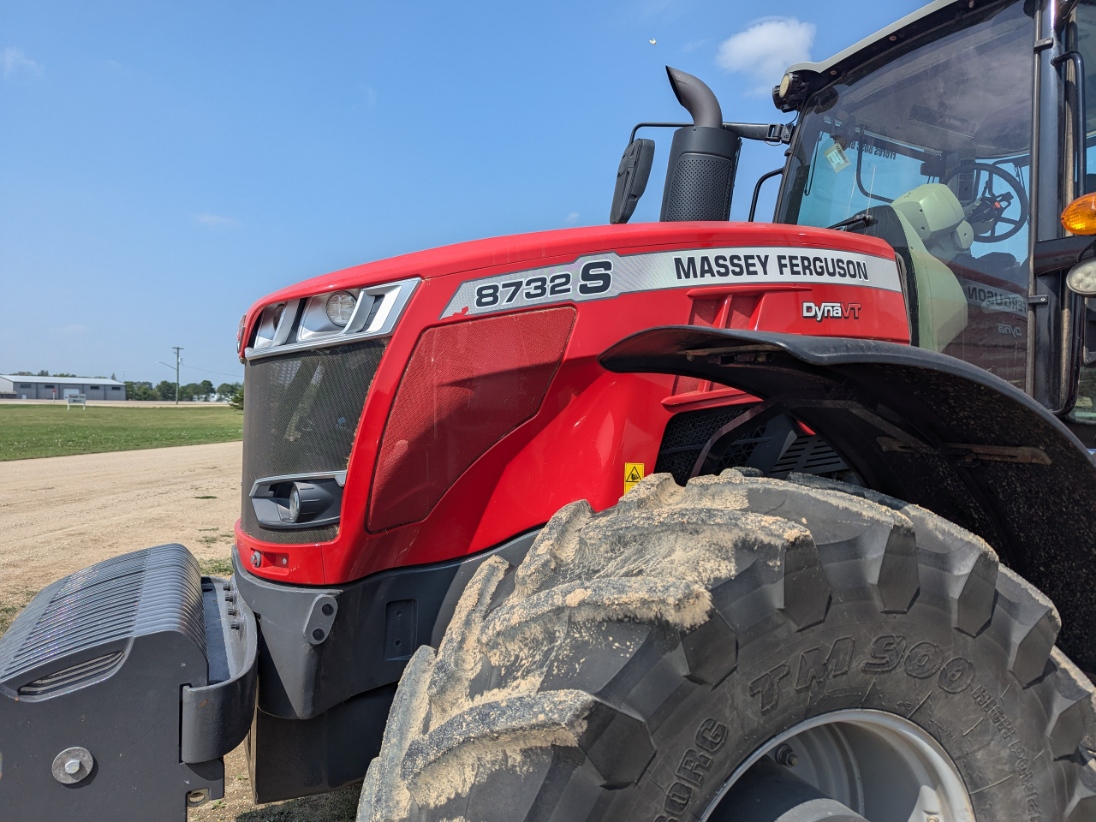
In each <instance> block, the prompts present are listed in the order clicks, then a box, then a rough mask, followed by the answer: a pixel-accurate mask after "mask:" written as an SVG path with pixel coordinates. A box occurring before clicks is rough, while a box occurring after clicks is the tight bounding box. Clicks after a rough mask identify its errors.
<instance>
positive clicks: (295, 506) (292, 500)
mask: <svg viewBox="0 0 1096 822" xmlns="http://www.w3.org/2000/svg"><path fill="white" fill-rule="evenodd" d="M300 516H301V492H300V489H299V488H297V483H293V488H292V489H291V490H290V492H289V521H290V522H296V521H297V519H298V518H299V517H300Z"/></svg>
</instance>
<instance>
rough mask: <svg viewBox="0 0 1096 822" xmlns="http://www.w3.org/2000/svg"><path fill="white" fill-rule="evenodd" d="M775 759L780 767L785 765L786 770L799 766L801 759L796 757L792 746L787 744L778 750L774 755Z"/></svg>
mask: <svg viewBox="0 0 1096 822" xmlns="http://www.w3.org/2000/svg"><path fill="white" fill-rule="evenodd" d="M773 759H775V760H776V763H777V764H778V765H783V766H784V767H785V768H794V767H795V766H796V765H798V764H799V757H798V756H796V755H795V751H793V750H792V746H791V745H788V744H787V743H785V744H783V745H781V746H780V747H778V748H777V749H776V753H774V754H773Z"/></svg>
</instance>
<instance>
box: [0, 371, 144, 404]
mask: <svg viewBox="0 0 1096 822" xmlns="http://www.w3.org/2000/svg"><path fill="white" fill-rule="evenodd" d="M81 394H82V395H83V396H84V397H86V398H87V399H89V400H124V399H125V398H126V385H125V383H122V382H118V380H104V379H98V378H93V377H26V376H20V375H17V374H0V397H9V398H14V399H19V400H63V399H65V397H71V396H76V395H81Z"/></svg>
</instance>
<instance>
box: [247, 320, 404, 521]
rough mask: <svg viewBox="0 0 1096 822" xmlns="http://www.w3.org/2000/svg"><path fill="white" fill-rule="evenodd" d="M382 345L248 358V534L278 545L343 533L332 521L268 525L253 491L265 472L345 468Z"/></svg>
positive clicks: (269, 474)
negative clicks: (296, 527)
mask: <svg viewBox="0 0 1096 822" xmlns="http://www.w3.org/2000/svg"><path fill="white" fill-rule="evenodd" d="M384 345H385V344H384V341H380V340H368V341H366V342H362V343H356V344H353V345H336V346H331V347H330V348H319V349H314V350H312V351H304V352H300V353H294V354H289V355H286V356H284V357H268V358H264V359H259V360H255V361H253V362H251V363H249V364H248V366H247V372H246V375H245V379H246V390H245V392H244V477H243V479H244V481H243V489H242V491H243V505H242V508H241V510H242V513H241V521H242V525H243V529H244V531H245V532H246V533H248V534H251V535H252V536H254V537H257V538H258V539H262V540H265V541H267V542H278V543H306V542H323V541H326V540H330V539H333V538H334V536H335V534H336V532H337V531H338V526H334V525H332V526H327V527H323V528H314V529H309V530H301V531H280V530H273V529H268V528H263V527H261V526H260V525H259V523H258V521H257V520H256V519H255V512H254V509H253V508H252V506H251V500H250V497H249V496H248V495H249V494H250V492H251V486H252V485H253V484H254V482H255V480H257V479H260V478H262V477H276V476H282V475H285V474H310V473H318V472H321V471H345V470H346V463H347V460H349V459H350V449H351V447H352V446H353V444H354V433H355V432H356V431H357V428H358V421H359V419H360V418H361V413H362V406H363V405H364V404H365V395H366V393H367V392H368V391H369V384H370V383H371V382H372V381H373V375H374V374H376V373H377V365H378V364H379V363H380V359H381V355H382V354H383V353H384Z"/></svg>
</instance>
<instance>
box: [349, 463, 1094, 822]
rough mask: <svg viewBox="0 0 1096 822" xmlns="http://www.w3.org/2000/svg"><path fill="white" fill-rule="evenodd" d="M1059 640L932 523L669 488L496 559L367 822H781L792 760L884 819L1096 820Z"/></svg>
mask: <svg viewBox="0 0 1096 822" xmlns="http://www.w3.org/2000/svg"><path fill="white" fill-rule="evenodd" d="M1058 628H1059V621H1058V616H1057V614H1056V612H1055V610H1054V608H1053V606H1052V605H1051V603H1050V602H1049V601H1048V600H1047V599H1046V598H1045V597H1043V596H1042V595H1041V594H1040V593H1039V592H1038V591H1036V590H1034V589H1033V588H1032V587H1031V586H1030V585H1028V584H1027V583H1025V582H1024V581H1023V580H1022V579H1020V578H1019V577H1017V576H1016V575H1015V574H1013V573H1012V572H1011V571H1009V570H1008V569H1006V568H1004V567H1002V566H999V565H998V562H997V558H996V556H995V555H994V553H993V551H992V550H991V549H990V548H989V547H988V546H987V545H986V544H985V543H984V542H983V541H982V540H981V539H979V538H978V537H975V536H973V535H972V534H970V533H968V532H966V531H963V530H962V529H960V528H958V527H956V526H954V525H952V524H950V523H948V522H946V521H944V520H941V519H940V518H938V517H936V516H934V515H933V514H931V513H929V512H928V511H925V510H924V509H921V508H918V507H916V506H913V505H908V504H905V503H902V502H899V501H897V500H894V499H891V498H888V497H884V496H881V495H878V494H875V493H873V492H870V491H866V490H864V489H859V488H854V487H852V486H846V485H841V484H838V483H833V482H829V481H826V480H818V479H815V478H808V477H793V481H790V482H783V481H777V480H770V479H763V478H755V477H748V476H743V475H742V474H740V473H738V472H736V471H727V472H724V474H723V475H721V476H720V477H701V478H697V479H694V480H692V481H691V482H690V483H689V485H688V486H687V487H685V488H681V487H680V486H678V485H676V484H675V483H674V482H673V481H672V479H670V478H669V477H668V476H665V475H656V476H654V477H651V478H648V479H647V480H645V481H643V482H642V483H641V484H640V485H639V486H637V487H636V488H635V489H634V490H633V491H632V492H631V493H629V494H628V495H627V496H626V497H625V498H624V499H622V500H621V502H620V503H619V504H618V505H616V506H615V507H613V508H611V509H609V510H607V511H604V512H602V513H600V514H595V513H593V512H592V511H591V510H590V508H589V506H588V505H587V504H586V503H584V502H579V503H574V504H572V505H569V506H567V507H566V508H564V509H563V510H562V511H560V512H559V514H557V515H556V516H555V517H554V518H553V519H552V521H551V522H549V523H548V525H547V526H546V527H545V529H544V531H543V532H542V533H541V534H540V536H539V537H538V538H537V541H536V542H535V543H534V545H533V547H532V549H531V550H530V553H529V555H528V557H527V558H526V559H525V561H524V562H523V563H522V564H521V565H520V567H518V568H516V569H514V568H512V567H509V566H507V564H506V563H505V562H504V561H502V560H489V561H487V562H486V563H484V565H483V566H482V567H481V568H480V570H479V571H478V572H477V574H476V575H475V577H474V578H473V580H472V581H471V583H470V584H469V587H468V589H467V591H466V592H465V594H464V597H463V598H462V600H461V602H460V605H459V606H458V608H457V611H456V614H455V616H454V618H453V621H452V624H451V625H450V627H449V631H448V633H447V634H446V636H445V638H444V640H443V641H442V643H441V645H440V647H439V648H438V650H437V651H436V652H435V651H434V650H433V649H432V648H428V647H424V648H420V649H419V651H418V652H417V653H416V654H415V656H414V657H413V658H412V660H411V662H410V664H409V665H408V668H407V671H406V673H405V675H404V678H403V681H402V682H401V684H400V688H399V691H398V693H397V695H396V700H395V703H394V705H393V708H392V714H391V717H390V720H389V724H388V727H387V729H386V732H385V738H384V744H383V746H382V749H381V753H380V755H379V756H378V757H377V759H375V760H374V761H373V763H372V765H371V766H370V769H369V773H368V775H367V776H366V781H365V784H364V786H363V789H362V799H361V804H360V807H359V816H358V818H359V820H369V822H374V821H375V820H386V821H387V820H405V819H406V820H412V819H414V820H458V819H465V820H468V822H475V821H478V820H500V821H501V820H506V822H513V820H534V819H536V820H549V819H551V820H583V819H598V820H650V822H655V820H662V822H671V821H672V820H681V821H682V822H684V820H686V819H688V820H694V819H709V820H713V821H714V820H718V819H723V818H732V817H733V816H735V815H740V814H741V809H742V808H743V807H744V805H743V804H742V803H744V802H747V801H753V802H754V804H755V805H757V803H758V802H760V803H761V807H760V813H759V815H757V816H755V817H751V818H756V819H765V818H767V819H776V818H777V817H779V814H780V813H781V810H782V808H780V807H777V805H778V804H779V803H778V802H777V801H776V800H772V799H762V800H758V799H756V796H770V797H771V796H773V795H778V794H779V793H780V791H779V790H778V791H776V792H775V793H774V791H773V790H772V789H771V788H772V785H771V784H770V786H769V788H770V789H769V793H768V794H766V793H765V792H764V791H762V792H761V793H759V794H756V795H755V796H754V797H753V798H751V799H750V800H746V799H743V798H742V794H743V792H744V791H746V790H747V788H746V787H744V786H746V785H748V784H749V783H750V782H751V780H754V781H757V779H761V781H764V778H763V777H761V776H759V774H761V772H762V770H763V768H762V766H764V768H768V769H769V770H772V769H773V768H772V760H776V761H778V762H780V763H781V765H782V766H786V768H784V770H783V773H785V774H791V775H792V777H791V778H794V777H799V778H800V779H802V780H803V782H805V783H807V785H810V786H813V789H817V792H818V793H821V794H824V795H827V796H830V797H832V798H833V799H835V800H838V801H840V803H841V804H842V806H844V807H847V808H849V809H850V810H851V811H852V812H855V813H860V814H863V815H864V817H866V818H867V819H869V820H871V822H889V820H892V819H898V820H903V821H904V820H908V819H918V820H922V819H924V820H931V819H933V818H934V817H935V818H936V819H938V820H940V822H943V820H951V819H971V818H973V819H977V820H982V821H983V822H991V820H992V821H993V822H997V820H1005V819H1010V820H1011V819H1016V820H1048V822H1049V821H1050V820H1068V822H1080V820H1087V819H1096V800H1094V799H1093V794H1094V790H1096V768H1094V765H1093V756H1092V752H1091V748H1092V746H1093V739H1096V734H1093V730H1094V726H1096V723H1094V716H1096V712H1094V703H1093V697H1092V687H1091V685H1090V683H1089V681H1088V679H1087V678H1086V677H1084V676H1083V675H1082V674H1081V673H1080V672H1079V671H1078V670H1077V669H1076V668H1075V667H1074V666H1073V665H1072V663H1070V662H1069V660H1067V659H1066V658H1065V657H1064V656H1063V655H1062V654H1061V653H1060V652H1059V651H1058V650H1057V649H1055V647H1054V641H1055V638H1056V635H1057V632H1058ZM758 762H760V763H761V764H760V765H755V763H758ZM769 781H770V782H771V781H772V780H771V779H770V780H769ZM780 784H783V783H780ZM858 785H859V786H860V787H857V786H858ZM736 803H738V804H736ZM766 803H769V804H766ZM802 807H803V808H806V807H807V806H806V805H804V806H802ZM812 807H813V806H812ZM766 814H767V815H766ZM918 814H920V815H918ZM796 818H804V819H808V818H823V816H821V815H819V816H817V817H811V816H809V815H804V816H800V817H796ZM845 818H855V816H852V817H845Z"/></svg>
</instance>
